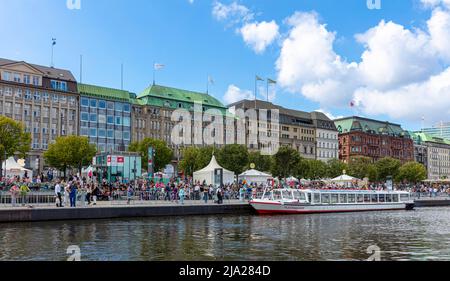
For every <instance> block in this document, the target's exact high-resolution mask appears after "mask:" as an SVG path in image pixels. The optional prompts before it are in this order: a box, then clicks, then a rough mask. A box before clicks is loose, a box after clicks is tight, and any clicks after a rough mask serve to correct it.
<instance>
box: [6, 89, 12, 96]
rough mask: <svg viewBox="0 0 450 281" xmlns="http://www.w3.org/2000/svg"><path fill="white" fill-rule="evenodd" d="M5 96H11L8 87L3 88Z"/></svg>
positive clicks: (10, 90)
mask: <svg viewBox="0 0 450 281" xmlns="http://www.w3.org/2000/svg"><path fill="white" fill-rule="evenodd" d="M5 96H7V97H11V96H12V89H11V88H10V87H6V88H5Z"/></svg>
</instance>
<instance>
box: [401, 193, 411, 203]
mask: <svg viewBox="0 0 450 281" xmlns="http://www.w3.org/2000/svg"><path fill="white" fill-rule="evenodd" d="M400 201H402V202H407V201H409V194H400Z"/></svg>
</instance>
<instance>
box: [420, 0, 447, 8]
mask: <svg viewBox="0 0 450 281" xmlns="http://www.w3.org/2000/svg"><path fill="white" fill-rule="evenodd" d="M421 2H422V4H423V5H424V6H425V7H428V8H435V7H437V6H440V5H442V6H446V7H450V0H421Z"/></svg>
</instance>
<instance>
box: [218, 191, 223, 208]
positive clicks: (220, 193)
mask: <svg viewBox="0 0 450 281" xmlns="http://www.w3.org/2000/svg"><path fill="white" fill-rule="evenodd" d="M222 203H223V191H222V187H219V188H218V189H217V204H219V205H220V204H222Z"/></svg>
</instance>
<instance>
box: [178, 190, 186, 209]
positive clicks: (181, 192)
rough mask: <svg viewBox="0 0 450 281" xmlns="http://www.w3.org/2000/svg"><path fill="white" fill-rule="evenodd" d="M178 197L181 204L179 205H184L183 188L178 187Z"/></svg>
mask: <svg viewBox="0 0 450 281" xmlns="http://www.w3.org/2000/svg"><path fill="white" fill-rule="evenodd" d="M178 196H180V203H181V205H184V196H185V190H184V187H180V191H179V192H178Z"/></svg>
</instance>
